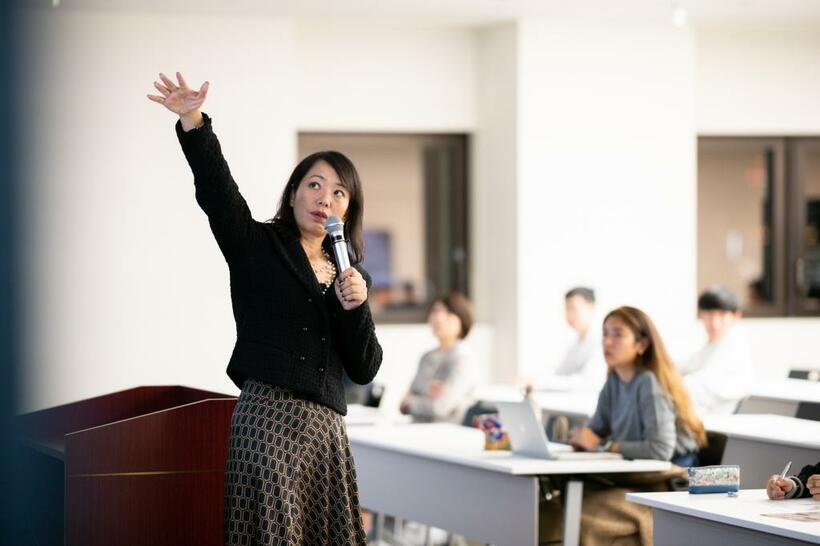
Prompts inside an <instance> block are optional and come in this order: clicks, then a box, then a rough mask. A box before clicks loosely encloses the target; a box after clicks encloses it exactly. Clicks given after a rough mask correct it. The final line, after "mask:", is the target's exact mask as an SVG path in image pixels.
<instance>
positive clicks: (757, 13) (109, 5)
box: [26, 0, 820, 27]
mask: <svg viewBox="0 0 820 546" xmlns="http://www.w3.org/2000/svg"><path fill="white" fill-rule="evenodd" d="M54 2H56V3H58V5H57V7H56V9H63V10H94V11H123V12H143V13H145V12H149V13H199V14H202V13H211V14H233V15H248V16H287V17H300V18H315V17H357V18H372V19H391V20H394V21H395V20H399V21H405V22H408V23H411V24H420V23H421V24H428V25H446V26H465V27H475V26H484V25H490V24H495V23H499V22H504V21H510V20H514V19H518V18H523V17H531V16H539V17H553V18H562V19H567V18H571V19H585V20H595V21H603V22H607V21H613V22H626V21H633V22H648V21H655V22H662V21H669V22H670V24H671V23H672V16H673V10H674V8H675V7H676V6H677V7H680V8H682V9H684V10H685V12H686V16H687V21H688V23H689V24H691V25H695V26H699V25H738V26H760V25H771V26H820V0H573V1H568V0H28V1H27V2H26V4H27V5H29V6H31V5H35V6H36V7H40V8H48V9H52V7H53V3H54Z"/></svg>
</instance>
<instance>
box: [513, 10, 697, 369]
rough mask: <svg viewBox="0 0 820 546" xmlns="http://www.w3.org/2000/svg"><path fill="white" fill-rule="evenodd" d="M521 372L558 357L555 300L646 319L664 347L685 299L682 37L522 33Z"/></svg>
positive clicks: (690, 184)
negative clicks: (590, 293)
mask: <svg viewBox="0 0 820 546" xmlns="http://www.w3.org/2000/svg"><path fill="white" fill-rule="evenodd" d="M520 29H521V31H520V36H519V40H520V58H519V66H520V69H519V70H520V72H519V100H520V105H519V112H518V116H519V123H520V125H519V132H518V141H519V142H520V146H519V173H520V174H519V181H518V184H519V189H518V192H519V193H518V207H519V211H518V218H519V224H518V229H519V238H518V244H519V259H518V282H519V284H518V289H519V294H518V321H519V330H518V331H519V351H520V352H519V359H520V360H519V361H520V365H521V368H522V370H524V371H526V372H529V373H532V372H534V371H535V370H536V369H538V368H539V367H544V366H550V365H554V364H556V363H557V362H558V360H559V359H560V357H561V356H562V353H563V351H564V349H565V345H564V343H565V338H562V336H561V333H562V332H566V327H565V325H564V324H563V315H562V314H563V295H564V292H565V291H566V290H567V289H569V288H571V287H572V286H574V285H577V284H582V285H589V286H592V287H594V288H595V289H596V291H597V292H598V295H599V297H600V307H601V310H602V311H605V310H608V309H610V308H612V307H615V306H618V305H623V304H629V305H634V306H637V307H641V308H643V309H644V310H645V311H647V312H648V313H649V314H650V316H651V317H652V318H653V319H654V320H655V321H656V322H657V323H658V326H659V328H660V329H661V332H663V333H667V332H668V334H667V335H666V341H667V343H668V344H669V345H671V346H672V349H673V350H674V349H675V346H676V344H678V343H679V342H678V339H679V338H680V337H681V336H676V335H675V334H674V333H675V332H677V331H679V330H682V329H684V328H685V329H689V328H690V327H691V317H692V310H693V305H694V304H693V302H694V301H695V297H696V294H695V263H694V260H693V255H694V253H695V175H694V172H695V171H694V165H695V147H694V145H695V129H694V122H693V92H692V84H693V79H692V74H693V63H694V45H693V41H692V36H691V33H690V32H689V31H687V30H677V29H674V28H673V27H671V25H658V26H635V27H631V28H623V27H611V26H606V27H604V26H586V25H583V24H558V23H555V22H551V21H536V20H529V21H527V22H522V23H521V24H520Z"/></svg>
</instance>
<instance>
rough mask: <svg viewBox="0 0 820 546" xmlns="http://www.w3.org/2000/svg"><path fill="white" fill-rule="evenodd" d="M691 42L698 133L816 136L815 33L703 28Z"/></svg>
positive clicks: (819, 38) (818, 40) (819, 113)
mask: <svg viewBox="0 0 820 546" xmlns="http://www.w3.org/2000/svg"><path fill="white" fill-rule="evenodd" d="M696 43H697V64H696V67H697V70H696V73H695V78H696V80H695V81H696V85H695V90H696V104H697V109H696V113H697V129H698V133H699V134H701V135H775V136H779V135H804V134H805V135H818V134H820V101H818V100H817V90H818V89H820V30H819V29H817V28H772V27H751V28H704V29H699V30H698V32H697V40H696Z"/></svg>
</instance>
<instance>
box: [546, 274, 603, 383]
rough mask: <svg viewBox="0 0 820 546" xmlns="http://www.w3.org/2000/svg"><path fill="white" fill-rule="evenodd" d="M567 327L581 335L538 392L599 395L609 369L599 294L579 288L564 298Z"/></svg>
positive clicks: (547, 375) (548, 375)
mask: <svg viewBox="0 0 820 546" xmlns="http://www.w3.org/2000/svg"><path fill="white" fill-rule="evenodd" d="M564 306H565V307H564V313H565V318H566V321H567V324H568V325H569V327H570V328H572V329H573V330H575V333H576V334H578V337H577V339H576V340H575V341H574V342H573V344H572V345H571V346H570V347H569V348H568V349H567V352H566V353H565V354H564V358H563V360H562V361H561V363H560V364H559V365H558V367H557V368H556V369H555V370H554V371H552V372H551V373H548V374H544V375H542V376H541V377H539V378H538V380H537V381H536V382H535V388H547V389H548V388H551V387H552V388H555V387H559V388H567V389H570V390H590V391H594V392H597V391H598V390H600V388H601V386H602V385H603V384H604V379H605V376H606V366H605V365H604V360H603V354H602V353H601V336H600V331H599V330H598V329H597V328H595V327H594V326H593V323H594V322H595V291H594V290H593V289H591V288H586V287H583V286H578V287H575V288H573V289H572V290H570V291H569V292H567V294H566V296H564Z"/></svg>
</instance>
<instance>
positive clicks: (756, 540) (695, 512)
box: [626, 489, 820, 546]
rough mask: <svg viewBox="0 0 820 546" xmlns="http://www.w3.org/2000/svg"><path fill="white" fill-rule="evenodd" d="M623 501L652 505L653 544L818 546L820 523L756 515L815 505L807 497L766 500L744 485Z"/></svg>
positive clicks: (630, 495) (637, 496)
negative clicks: (733, 493)
mask: <svg viewBox="0 0 820 546" xmlns="http://www.w3.org/2000/svg"><path fill="white" fill-rule="evenodd" d="M626 499H627V500H629V501H632V502H636V503H638V504H643V505H645V506H649V507H651V508H652V512H653V525H654V533H653V535H654V542H655V544H656V545H657V546H684V545H686V546H689V545H691V544H720V545H721V546H736V545H737V546H739V545H743V546H746V545H750V544H754V545H755V546H757V545H762V546H768V545H775V544H778V545H782V544H805V543H812V544H820V523H818V522H800V521H788V520H783V519H778V518H771V517H766V516H762V515H761V514H770V513H782V512H804V511H809V510H811V509H812V508H820V503H819V502H817V501H813V500H811V499H793V500H787V501H771V500H769V499H768V498H766V490H765V489H744V490H741V491H740V492H739V495H738V496H737V497H729V496H727V495H726V494H720V493H715V494H713V495H690V494H689V493H687V492H685V491H684V492H670V493H628V494H627V495H626Z"/></svg>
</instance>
